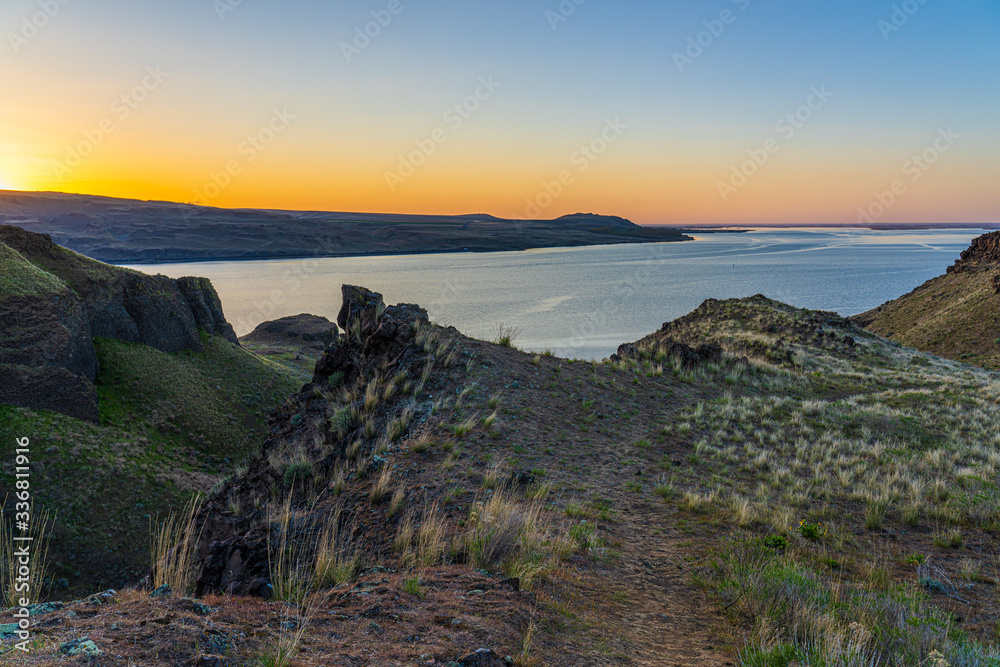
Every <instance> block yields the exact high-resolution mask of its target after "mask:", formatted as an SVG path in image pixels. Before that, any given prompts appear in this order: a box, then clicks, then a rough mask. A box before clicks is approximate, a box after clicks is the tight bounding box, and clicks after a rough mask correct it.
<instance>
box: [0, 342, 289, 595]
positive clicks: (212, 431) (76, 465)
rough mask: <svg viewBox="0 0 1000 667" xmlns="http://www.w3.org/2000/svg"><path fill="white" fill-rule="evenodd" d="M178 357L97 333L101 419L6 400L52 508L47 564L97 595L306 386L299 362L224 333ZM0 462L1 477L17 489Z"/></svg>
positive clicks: (44, 505) (72, 588) (134, 565)
mask: <svg viewBox="0 0 1000 667" xmlns="http://www.w3.org/2000/svg"><path fill="white" fill-rule="evenodd" d="M204 342H205V351H204V352H201V353H188V352H184V353H180V354H176V355H170V354H166V353H163V352H160V351H158V350H155V349H153V348H149V347H146V346H143V345H138V344H131V343H123V342H120V341H114V340H104V339H98V340H97V341H95V343H96V347H97V350H98V355H99V359H100V365H101V370H100V373H99V375H98V382H97V384H98V395H99V398H100V412H101V423H100V424H99V425H98V424H90V423H87V422H82V421H79V420H76V419H73V418H72V417H68V416H65V415H61V414H57V413H53V412H45V411H33V410H28V409H23V408H15V407H11V406H5V405H0V442H4V443H13V442H14V439H15V438H20V437H28V438H31V442H32V464H33V467H32V475H33V485H36V486H37V488H38V489H43V490H44V492H43V493H41V492H40V493H39V494H38V496H37V502H38V503H39V508H38V509H39V510H47V511H49V512H50V513H51V514H52V515H53V517H54V529H53V540H52V547H51V549H50V559H49V562H50V568H49V574H50V575H51V577H52V578H53V579H55V580H57V581H58V580H64V581H62V582H60V583H61V584H65V585H66V586H68V590H66V586H57V588H56V590H55V593H56V595H57V596H59V597H61V596H63V595H65V594H66V593H74V592H76V593H87V594H89V593H92V592H93V590H92V589H93V588H94V587H95V586H98V585H101V586H105V587H108V586H112V587H117V586H119V585H122V584H124V583H126V582H132V581H136V580H137V579H139V578H141V577H142V576H143V575H144V574H145V572H146V569H147V568H148V564H149V559H148V553H149V525H150V522H151V521H155V520H156V519H157V517H159V518H160V519H162V518H165V517H166V516H167V515H168V514H169V513H170V512H171V511H175V510H179V509H180V508H183V507H184V504H185V503H186V502H187V501H188V500H189V499H190V498H191V496H192V495H193V494H194V493H196V492H207V491H208V490H209V489H211V488H212V486H213V485H214V484H215V482H216V481H217V480H218V479H219V478H220V477H221V476H222V475H223V474H224V473H225V472H227V471H228V470H230V469H231V468H232V467H234V466H235V465H236V464H237V463H239V462H241V461H242V459H243V458H245V455H246V454H247V453H248V452H249V451H251V450H256V449H257V448H258V447H259V445H260V444H261V443H262V442H263V437H264V432H265V427H264V423H263V420H264V417H266V415H267V414H268V413H269V412H270V411H271V410H272V409H273V408H275V407H277V406H278V405H280V404H281V403H283V402H284V401H285V400H286V398H287V396H288V395H289V394H290V393H291V392H292V391H294V390H296V389H298V388H299V386H300V385H299V383H298V381H297V380H295V379H294V372H293V371H290V370H288V369H285V368H283V367H281V366H279V365H277V364H274V363H273V362H268V361H264V360H261V359H259V358H258V357H255V356H254V355H251V354H249V353H248V352H246V351H244V350H242V349H240V348H238V347H236V346H234V345H231V344H230V343H227V342H225V341H223V340H222V339H220V338H216V337H209V336H205V337H204ZM13 485H14V479H13V477H12V475H11V474H9V473H7V472H4V471H3V470H2V469H0V486H2V487H3V488H13Z"/></svg>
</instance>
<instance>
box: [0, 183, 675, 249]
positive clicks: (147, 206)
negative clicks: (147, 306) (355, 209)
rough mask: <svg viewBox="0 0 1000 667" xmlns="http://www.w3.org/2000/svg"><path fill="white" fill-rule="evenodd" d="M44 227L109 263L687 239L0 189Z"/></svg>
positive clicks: (574, 226) (8, 202) (595, 223)
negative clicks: (224, 206)
mask: <svg viewBox="0 0 1000 667" xmlns="http://www.w3.org/2000/svg"><path fill="white" fill-rule="evenodd" d="M3 224H12V225H18V226H20V227H23V228H24V229H27V230H30V231H33V232H40V233H45V234H50V235H51V236H52V238H53V239H54V240H55V241H56V242H57V243H59V244H61V245H63V246H65V247H67V248H70V249H72V250H75V251H77V252H79V253H82V254H84V255H86V256H88V257H92V258H94V259H99V260H101V261H105V262H116V263H143V262H145V263H161V262H182V261H198V260H226V259H277V258H289V257H346V256H357V255H392V254H410V253H438V252H461V251H471V252H487V251H497V250H525V249H529V248H551V247H566V246H586V245H605V244H613V243H647V242H653V241H661V242H662V241H688V240H691V238H690V237H688V236H685V235H684V234H683V233H681V232H680V231H678V230H674V229H666V228H649V227H640V226H639V225H636V224H634V223H632V222H629V221H628V220H625V219H624V218H619V217H615V216H603V215H595V214H575V215H570V216H564V217H562V218H559V219H557V220H504V219H500V218H496V217H494V216H492V215H482V214H475V215H459V216H446V215H438V216H435V215H400V214H375V213H338V212H326V211H281V210H266V209H223V208H213V207H206V206H194V205H191V204H178V203H171V202H159V201H140V200H134V199H115V198H112V197H99V196H92V195H74V194H63V193H55V192H13V191H0V225H3Z"/></svg>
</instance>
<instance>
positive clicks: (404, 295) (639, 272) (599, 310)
mask: <svg viewBox="0 0 1000 667" xmlns="http://www.w3.org/2000/svg"><path fill="white" fill-rule="evenodd" d="M982 233H984V232H983V231H982V230H977V229H954V230H944V231H941V230H935V231H913V232H872V231H867V230H854V229H851V230H847V229H845V230H837V229H824V230H773V229H761V230H755V231H753V232H751V233H748V234H706V235H703V236H698V237H697V240H696V241H695V242H689V243H665V244H643V245H618V246H598V247H589V248H571V249H555V250H531V251H526V252H501V253H487V254H475V253H461V254H442V255H409V256H394V257H363V258H349V259H311V260H266V261H246V262H199V263H193V264H164V265H148V264H147V265H141V266H133V267H132V268H135V269H138V270H140V271H145V272H147V273H163V274H165V275H168V276H171V277H175V278H176V277H180V276H189V275H195V276H204V277H207V278H210V279H211V280H212V282H213V284H214V285H215V287H216V289H218V291H219V294H220V295H221V297H222V302H223V305H224V307H225V311H226V316H227V318H228V319H229V321H230V322H232V323H233V326H234V327H235V328H236V332H237V334H239V335H243V334H246V333H248V332H249V331H251V330H252V329H253V328H254V327H255V326H256V325H257V324H259V323H260V322H263V321H266V320H270V319H274V318H277V317H282V316H285V315H295V314H298V313H315V314H317V315H324V316H326V317H328V318H330V319H331V320H334V319H336V315H337V312H338V310H339V309H340V285H341V284H343V283H351V284H355V285H363V286H365V287H368V288H370V289H373V290H376V291H378V292H381V293H382V294H383V295H384V296H385V301H386V303H387V304H394V303H400V302H407V303H418V304H420V305H422V306H424V307H425V308H427V310H428V312H429V313H430V316H431V318H432V319H433V320H434V321H436V322H438V323H441V324H451V325H454V326H455V327H456V328H458V329H459V330H460V331H462V332H463V333H466V334H469V335H471V336H474V337H477V338H492V337H493V331H494V330H495V327H496V325H497V323H498V322H503V323H505V324H507V325H511V326H515V327H518V328H519V329H520V331H521V333H520V335H519V337H518V338H517V341H516V344H517V345H518V346H519V347H522V348H524V349H526V350H533V351H542V350H545V349H550V350H552V351H553V352H555V353H556V354H557V355H559V356H565V357H573V358H581V359H591V358H596V359H601V358H603V357H606V356H608V355H609V354H611V353H613V352H614V351H615V350H616V349H617V347H618V345H620V344H621V343H624V342H629V341H634V340H637V339H638V338H641V337H642V336H644V335H646V334H648V333H650V332H652V331H654V330H656V329H658V328H659V327H660V325H661V324H662V323H663V322H665V321H667V320H671V319H674V318H676V317H679V316H681V315H684V314H686V313H688V312H690V311H691V310H693V309H694V308H695V307H697V306H698V304H700V303H701V302H702V301H704V300H705V299H708V298H716V299H724V298H730V297H744V296H750V295H752V294H757V293H762V294H765V295H767V296H769V297H771V298H774V299H778V300H779V301H784V302H786V303H790V304H793V305H796V306H802V307H807V308H815V309H820V310H832V311H836V312H839V313H840V314H842V315H853V314H856V313H860V312H862V311H865V310H868V309H870V308H874V307H875V306H878V305H880V304H881V303H883V302H885V301H887V300H889V299H894V298H896V297H898V296H900V295H902V294H905V293H906V292H908V291H910V290H911V289H913V288H914V287H916V286H917V285H919V284H920V283H922V282H924V281H925V280H928V279H930V278H933V277H934V276H937V275H939V274H941V273H943V272H944V270H945V268H946V267H948V266H949V265H950V264H951V263H952V262H954V261H955V260H956V259H957V258H958V256H959V254H960V253H961V252H962V250H964V249H965V248H966V247H968V245H969V243H970V241H971V240H972V239H973V238H975V237H976V236H979V235H980V234H982Z"/></svg>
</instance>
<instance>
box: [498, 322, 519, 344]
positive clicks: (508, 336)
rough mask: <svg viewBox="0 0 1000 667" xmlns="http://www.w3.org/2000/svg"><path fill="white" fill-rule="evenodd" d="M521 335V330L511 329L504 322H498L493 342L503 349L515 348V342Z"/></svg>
mask: <svg viewBox="0 0 1000 667" xmlns="http://www.w3.org/2000/svg"><path fill="white" fill-rule="evenodd" d="M520 334H521V330H520V329H518V328H516V327H510V326H507V325H505V324H504V323H503V322H498V323H497V325H496V328H495V329H494V333H493V342H494V343H496V344H497V345H500V346H502V347H513V346H514V341H515V340H517V337H518V336H519V335H520Z"/></svg>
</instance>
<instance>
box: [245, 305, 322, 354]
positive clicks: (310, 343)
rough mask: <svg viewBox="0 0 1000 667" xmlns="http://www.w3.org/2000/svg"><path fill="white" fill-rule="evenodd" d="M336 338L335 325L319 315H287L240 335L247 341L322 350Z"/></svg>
mask: <svg viewBox="0 0 1000 667" xmlns="http://www.w3.org/2000/svg"><path fill="white" fill-rule="evenodd" d="M337 338H338V331H337V325H336V324H334V323H333V322H331V321H330V320H328V319H326V318H325V317H321V316H320V315H309V314H307V313H303V314H301V315H289V316H288V317H281V318H278V319H276V320H271V321H269V322H262V323H261V324H259V325H257V327H256V328H255V329H254V330H253V331H251V332H250V333H248V334H247V335H246V336H243V337H242V340H243V341H244V342H247V343H262V344H279V345H280V344H286V345H297V346H302V347H309V348H317V349H319V350H324V349H326V348H327V347H329V346H330V345H332V344H333V343H334V342H336V340H337Z"/></svg>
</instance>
